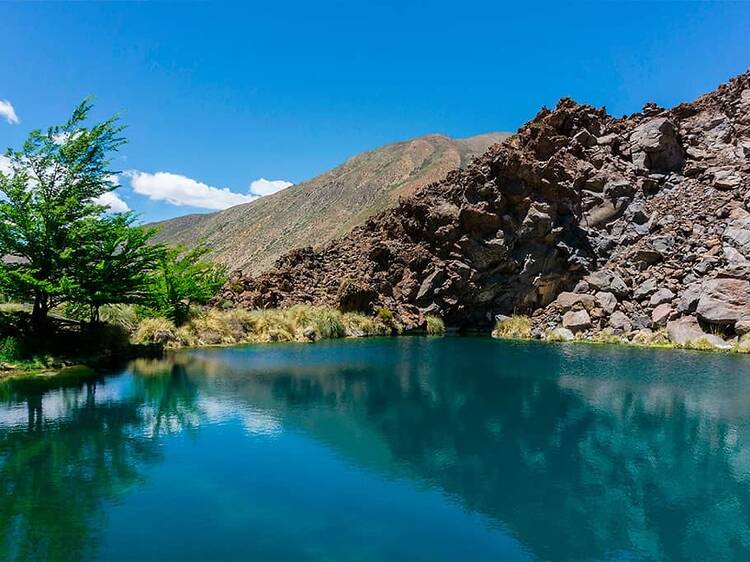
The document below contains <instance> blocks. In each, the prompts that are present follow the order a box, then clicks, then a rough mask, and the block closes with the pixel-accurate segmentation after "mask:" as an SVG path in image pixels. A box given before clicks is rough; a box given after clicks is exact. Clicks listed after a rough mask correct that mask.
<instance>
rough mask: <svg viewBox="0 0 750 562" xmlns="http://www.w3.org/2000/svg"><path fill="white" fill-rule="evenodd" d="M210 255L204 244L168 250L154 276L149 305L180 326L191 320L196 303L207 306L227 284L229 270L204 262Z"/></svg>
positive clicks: (152, 277)
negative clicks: (193, 306)
mask: <svg viewBox="0 0 750 562" xmlns="http://www.w3.org/2000/svg"><path fill="white" fill-rule="evenodd" d="M207 252H208V249H207V248H206V247H205V246H204V245H202V244H200V245H198V246H197V247H195V248H193V249H192V250H188V249H186V248H185V247H184V246H178V247H175V248H166V249H165V250H164V252H163V253H162V255H161V257H160V258H159V263H158V265H157V267H156V269H155V271H154V273H153V275H152V276H151V285H150V288H149V305H150V306H151V308H153V309H154V310H155V311H156V312H157V313H159V314H161V315H163V316H166V317H167V318H169V319H171V320H172V321H173V322H174V323H175V324H176V325H178V326H180V325H182V324H184V323H185V322H186V321H187V320H188V318H189V316H190V306H191V305H192V304H206V303H207V302H208V301H209V300H211V298H213V297H214V295H216V293H217V292H218V290H219V289H220V288H221V287H222V286H223V285H224V283H225V282H226V279H227V274H226V268H225V267H223V266H220V265H217V264H213V263H209V262H206V261H203V260H202V259H201V258H202V257H203V256H204V255H205V254H206V253H207Z"/></svg>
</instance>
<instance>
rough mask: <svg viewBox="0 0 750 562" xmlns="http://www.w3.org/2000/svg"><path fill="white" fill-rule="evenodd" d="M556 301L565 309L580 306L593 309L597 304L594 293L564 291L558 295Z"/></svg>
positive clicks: (561, 308)
mask: <svg viewBox="0 0 750 562" xmlns="http://www.w3.org/2000/svg"><path fill="white" fill-rule="evenodd" d="M555 302H556V303H557V306H558V307H560V310H563V311H567V310H570V309H571V308H579V307H582V308H585V309H586V310H591V309H592V308H594V306H595V304H596V299H595V298H594V297H593V296H592V295H586V294H580V293H569V292H565V291H564V292H562V293H560V294H559V295H557V299H556V300H555Z"/></svg>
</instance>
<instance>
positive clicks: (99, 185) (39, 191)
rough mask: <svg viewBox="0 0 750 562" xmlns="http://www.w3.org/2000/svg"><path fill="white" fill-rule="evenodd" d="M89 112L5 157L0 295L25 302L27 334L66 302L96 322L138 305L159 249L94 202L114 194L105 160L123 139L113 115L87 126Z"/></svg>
mask: <svg viewBox="0 0 750 562" xmlns="http://www.w3.org/2000/svg"><path fill="white" fill-rule="evenodd" d="M91 109H92V105H91V103H90V102H89V101H88V100H85V101H83V102H82V103H81V104H80V105H79V106H78V107H76V108H75V110H74V111H73V114H72V116H71V117H70V119H68V121H67V122H66V123H64V124H63V125H59V126H54V127H50V128H49V129H47V130H46V131H44V132H42V131H41V130H35V131H32V132H31V133H30V134H29V136H28V138H27V140H26V142H24V144H23V146H22V147H21V149H20V150H16V151H14V150H9V151H8V152H7V157H8V158H9V160H10V168H11V171H10V173H7V174H4V173H1V172H0V194H2V196H3V197H2V200H0V255H3V256H12V257H13V259H12V260H10V262H9V263H6V262H2V263H0V292H2V293H3V295H4V297H10V298H12V299H14V300H16V301H19V302H33V311H32V319H33V323H34V325H35V326H36V327H42V326H45V325H46V324H47V316H48V314H49V311H50V310H51V309H52V308H55V307H56V306H59V305H61V304H62V303H66V302H67V303H70V305H71V306H70V311H69V312H70V314H72V315H75V316H76V317H79V318H82V319H83V317H84V313H83V311H82V309H81V306H86V307H88V315H87V316H88V319H91V320H97V319H98V316H99V310H100V308H101V307H102V306H103V305H105V304H108V303H133V302H140V301H142V300H143V298H144V297H145V288H146V284H145V279H146V278H147V276H146V275H145V273H146V272H148V271H149V270H150V269H151V268H153V266H154V265H155V263H156V260H157V258H158V256H159V255H160V254H161V252H162V248H161V247H159V246H152V245H149V244H148V241H149V239H150V238H151V236H153V234H154V231H152V230H145V229H142V228H137V227H135V226H134V225H133V223H134V221H135V217H134V215H132V214H131V213H108V212H107V209H106V208H105V207H104V206H102V205H100V204H98V203H97V202H96V201H97V200H98V198H99V197H101V196H102V195H105V194H106V193H108V192H110V191H113V190H114V189H116V188H117V184H116V183H115V182H113V180H112V178H113V177H115V174H116V171H115V170H112V169H111V168H110V157H111V154H112V153H113V152H116V151H117V150H118V149H119V147H120V146H122V145H123V144H124V143H125V139H124V138H123V137H122V136H121V135H122V131H123V127H122V126H120V125H119V124H118V119H117V117H112V118H110V119H107V120H105V121H103V122H100V123H95V124H93V125H88V124H87V121H88V117H89V113H90V111H91Z"/></svg>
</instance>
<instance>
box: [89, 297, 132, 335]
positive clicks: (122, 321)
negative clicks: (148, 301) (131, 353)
mask: <svg viewBox="0 0 750 562" xmlns="http://www.w3.org/2000/svg"><path fill="white" fill-rule="evenodd" d="M99 319H100V320H101V321H102V322H106V323H107V324H112V325H113V326H120V327H121V328H123V329H124V330H126V331H127V332H129V333H131V334H132V333H135V331H136V330H137V329H138V324H139V323H140V320H139V318H138V311H137V310H136V308H135V307H134V306H132V305H128V304H107V305H104V306H102V307H101V309H100V310H99Z"/></svg>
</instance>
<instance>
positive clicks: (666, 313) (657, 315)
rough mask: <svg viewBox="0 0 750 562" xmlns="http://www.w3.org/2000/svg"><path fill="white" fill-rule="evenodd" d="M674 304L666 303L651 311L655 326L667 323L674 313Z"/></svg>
mask: <svg viewBox="0 0 750 562" xmlns="http://www.w3.org/2000/svg"><path fill="white" fill-rule="evenodd" d="M672 312H673V310H672V306H671V305H670V304H667V303H664V304H660V305H659V306H657V307H656V308H655V309H654V310H652V311H651V322H652V324H653V325H654V326H655V327H657V328H658V327H661V326H666V325H667V320H669V317H670V316H671V315H672Z"/></svg>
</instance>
